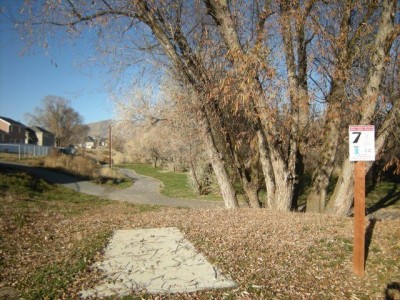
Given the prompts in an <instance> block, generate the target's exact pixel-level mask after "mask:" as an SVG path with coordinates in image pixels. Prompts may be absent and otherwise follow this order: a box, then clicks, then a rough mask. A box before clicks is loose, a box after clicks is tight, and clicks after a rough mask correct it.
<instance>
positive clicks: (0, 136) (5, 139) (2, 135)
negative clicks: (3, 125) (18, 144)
mask: <svg viewBox="0 0 400 300" xmlns="http://www.w3.org/2000/svg"><path fill="white" fill-rule="evenodd" d="M9 142H10V134H9V133H7V132H5V131H3V130H1V129H0V143H4V144H7V143H9Z"/></svg>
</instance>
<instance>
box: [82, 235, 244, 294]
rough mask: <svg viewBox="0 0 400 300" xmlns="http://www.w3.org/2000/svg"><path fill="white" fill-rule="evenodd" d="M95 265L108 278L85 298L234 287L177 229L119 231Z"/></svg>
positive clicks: (86, 292) (85, 292)
mask: <svg viewBox="0 0 400 300" xmlns="http://www.w3.org/2000/svg"><path fill="white" fill-rule="evenodd" d="M93 267H95V268H98V269H100V270H102V271H103V272H104V273H105V277H104V279H103V281H102V282H100V283H99V285H97V286H96V287H94V288H92V289H89V290H85V291H82V292H81V293H80V296H81V297H82V298H89V297H107V296H116V295H118V296H124V295H128V294H130V293H132V292H133V291H137V290H139V291H147V292H148V293H179V292H194V291H198V290H203V289H212V288H229V287H235V286H236V283H235V282H234V281H232V280H230V279H227V278H225V277H224V276H222V275H221V274H220V273H219V272H218V270H217V269H216V268H215V267H213V266H212V265H211V264H210V263H209V262H208V261H207V260H206V259H205V257H204V256H203V255H202V254H201V253H199V252H198V251H196V249H195V248H194V246H193V245H192V244H191V243H190V242H189V241H188V240H187V239H185V238H184V236H183V234H182V233H181V232H180V231H179V230H178V229H177V228H173V227H171V228H153V229H136V230H117V231H115V233H114V236H113V237H112V239H111V241H110V243H109V244H108V246H107V247H106V249H105V253H104V260H103V261H101V262H98V263H96V264H95V265H94V266H93Z"/></svg>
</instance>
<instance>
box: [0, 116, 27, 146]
mask: <svg viewBox="0 0 400 300" xmlns="http://www.w3.org/2000/svg"><path fill="white" fill-rule="evenodd" d="M25 128H26V126H25V125H24V124H21V123H20V122H17V121H14V120H13V119H10V118H6V117H1V116H0V131H3V132H4V133H5V134H3V133H2V134H1V138H3V137H4V140H5V142H8V143H12V144H25ZM7 135H8V137H7Z"/></svg>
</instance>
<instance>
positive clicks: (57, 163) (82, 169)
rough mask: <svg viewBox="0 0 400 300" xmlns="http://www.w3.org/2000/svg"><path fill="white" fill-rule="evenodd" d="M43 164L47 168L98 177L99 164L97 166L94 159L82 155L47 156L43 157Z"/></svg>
mask: <svg viewBox="0 0 400 300" xmlns="http://www.w3.org/2000/svg"><path fill="white" fill-rule="evenodd" d="M43 166H44V167H46V168H52V169H59V170H62V171H64V172H68V173H72V174H73V175H76V176H80V177H86V178H96V177H98V166H96V164H95V163H94V161H93V160H91V159H88V158H85V157H82V156H72V155H52V156H47V157H46V158H44V159H43Z"/></svg>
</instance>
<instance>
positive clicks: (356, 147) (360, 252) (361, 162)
mask: <svg viewBox="0 0 400 300" xmlns="http://www.w3.org/2000/svg"><path fill="white" fill-rule="evenodd" d="M349 160H350V161H354V162H355V164H354V245H353V269H354V273H355V274H356V275H357V276H360V277H362V276H364V272H365V162H366V161H374V160H375V126H373V125H351V126H349Z"/></svg>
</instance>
